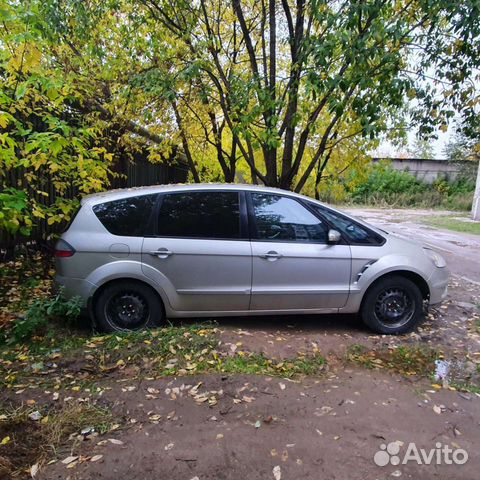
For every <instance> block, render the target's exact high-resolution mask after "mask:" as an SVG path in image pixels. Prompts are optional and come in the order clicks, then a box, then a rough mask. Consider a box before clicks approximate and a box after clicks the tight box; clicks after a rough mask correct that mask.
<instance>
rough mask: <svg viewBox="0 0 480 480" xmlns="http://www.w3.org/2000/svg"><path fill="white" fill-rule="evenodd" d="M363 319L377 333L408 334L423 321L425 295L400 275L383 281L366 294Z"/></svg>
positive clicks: (379, 281)
mask: <svg viewBox="0 0 480 480" xmlns="http://www.w3.org/2000/svg"><path fill="white" fill-rule="evenodd" d="M361 315H362V319H363V321H364V322H365V323H366V324H367V325H368V326H369V327H370V328H372V330H375V331H376V332H378V333H386V334H399V333H405V332H408V331H410V330H412V328H414V326H415V325H416V324H417V323H418V321H419V320H420V319H421V318H422V315H423V298H422V293H421V291H420V289H419V288H418V287H417V285H415V283H413V282H412V281H411V280H409V279H408V278H405V277H401V276H397V275H391V276H388V277H385V278H382V279H380V280H378V281H377V282H376V283H374V284H373V285H372V286H371V287H370V289H369V290H368V291H367V293H366V294H365V298H364V300H363V304H362V308H361Z"/></svg>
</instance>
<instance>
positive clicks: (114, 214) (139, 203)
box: [93, 194, 157, 237]
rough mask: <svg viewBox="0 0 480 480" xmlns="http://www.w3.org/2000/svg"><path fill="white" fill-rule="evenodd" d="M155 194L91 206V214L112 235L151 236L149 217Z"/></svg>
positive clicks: (155, 197)
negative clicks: (93, 214) (92, 213)
mask: <svg viewBox="0 0 480 480" xmlns="http://www.w3.org/2000/svg"><path fill="white" fill-rule="evenodd" d="M156 199H157V194H153V195H141V196H138V197H127V198H122V199H120V200H113V201H111V202H105V203H100V204H99V205H94V206H93V212H94V213H95V215H96V216H97V218H98V219H99V220H100V222H101V223H102V225H103V226H104V227H105V228H106V229H107V230H108V231H109V232H110V233H112V234H113V235H120V236H124V237H144V236H146V235H149V234H151V226H150V216H151V214H152V210H153V207H154V205H155V202H156Z"/></svg>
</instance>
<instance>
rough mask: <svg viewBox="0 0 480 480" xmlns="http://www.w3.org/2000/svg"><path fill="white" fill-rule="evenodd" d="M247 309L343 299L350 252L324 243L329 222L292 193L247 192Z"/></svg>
mask: <svg viewBox="0 0 480 480" xmlns="http://www.w3.org/2000/svg"><path fill="white" fill-rule="evenodd" d="M249 218H250V221H251V224H252V232H251V234H252V255H253V272H252V273H253V277H252V299H251V304H250V309H251V310H258V311H262V310H270V311H274V310H297V311H308V310H324V309H325V310H335V309H337V308H340V307H343V306H344V305H345V303H346V302H347V299H348V294H349V285H350V271H351V252H350V247H349V245H347V244H344V243H340V244H336V245H329V244H328V243H327V235H328V230H329V227H328V225H327V224H326V222H325V221H324V220H322V219H321V217H320V216H317V215H314V214H313V213H312V211H311V210H310V209H308V208H306V207H305V206H304V205H303V204H302V203H300V202H299V201H298V200H297V199H295V198H293V197H288V196H283V195H277V194H271V193H253V192H252V193H250V194H249Z"/></svg>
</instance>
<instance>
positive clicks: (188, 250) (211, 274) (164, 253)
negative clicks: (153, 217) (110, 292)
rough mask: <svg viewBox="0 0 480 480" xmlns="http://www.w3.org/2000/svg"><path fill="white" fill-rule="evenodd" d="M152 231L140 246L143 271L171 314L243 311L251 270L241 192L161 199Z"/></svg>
mask: <svg viewBox="0 0 480 480" xmlns="http://www.w3.org/2000/svg"><path fill="white" fill-rule="evenodd" d="M242 211H244V212H245V213H244V214H242V213H241V212H242ZM155 230H156V234H155V236H154V237H152V238H145V240H144V243H143V249H142V264H143V266H142V268H143V271H144V274H145V275H147V276H149V277H150V278H152V279H153V280H154V281H155V282H156V283H157V284H159V285H160V287H161V288H162V289H163V290H164V291H165V293H166V295H167V297H168V300H169V302H170V306H171V307H172V309H174V310H176V311H185V312H195V311H212V312H219V311H222V312H231V311H247V310H248V308H249V301H250V290H251V279H252V264H251V246H250V242H249V239H248V235H247V232H246V207H245V202H244V194H243V193H242V192H237V191H232V190H230V191H211V190H208V191H183V192H177V193H171V194H170V193H167V194H163V195H162V196H161V197H160V199H159V206H158V215H157V221H156V227H155Z"/></svg>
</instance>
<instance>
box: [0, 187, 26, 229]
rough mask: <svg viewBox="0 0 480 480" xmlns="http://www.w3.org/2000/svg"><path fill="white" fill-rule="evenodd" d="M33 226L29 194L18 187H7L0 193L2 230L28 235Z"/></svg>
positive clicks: (0, 227)
mask: <svg viewBox="0 0 480 480" xmlns="http://www.w3.org/2000/svg"><path fill="white" fill-rule="evenodd" d="M31 227H32V220H31V218H30V214H29V208H28V200H27V194H26V192H25V191H23V190H18V189H16V188H11V187H8V188H5V190H4V191H3V192H1V193H0V230H5V231H7V232H9V233H11V234H15V233H17V232H20V233H21V234H22V235H28V234H29V233H30V229H31Z"/></svg>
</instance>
